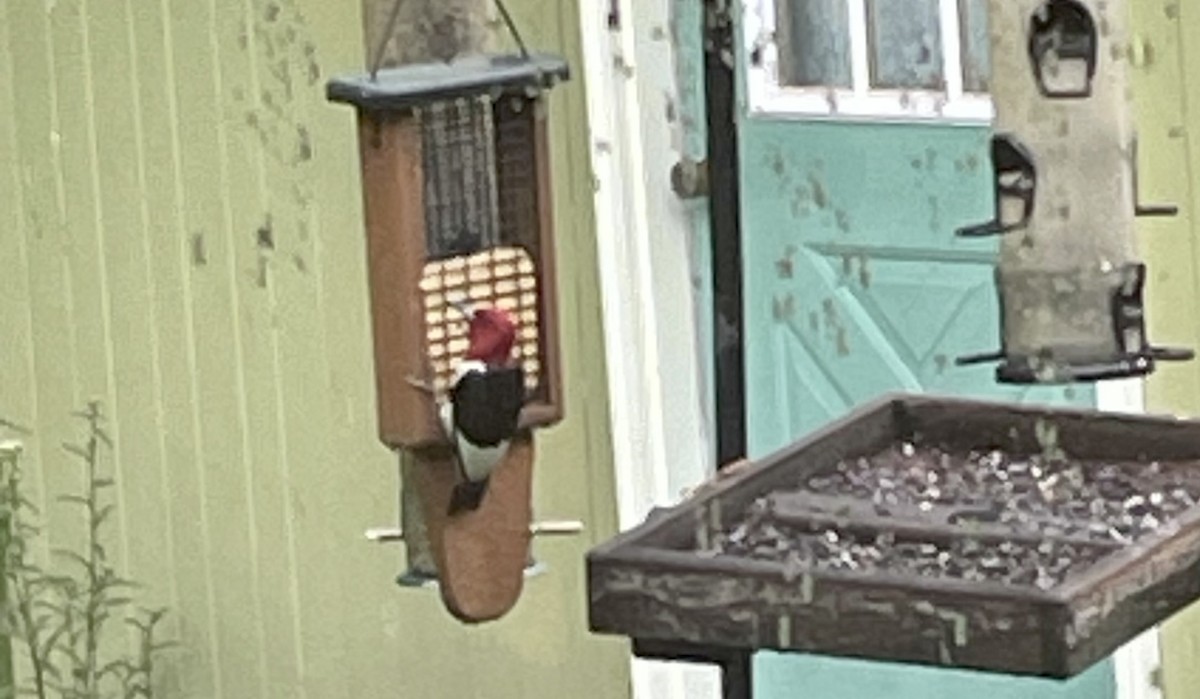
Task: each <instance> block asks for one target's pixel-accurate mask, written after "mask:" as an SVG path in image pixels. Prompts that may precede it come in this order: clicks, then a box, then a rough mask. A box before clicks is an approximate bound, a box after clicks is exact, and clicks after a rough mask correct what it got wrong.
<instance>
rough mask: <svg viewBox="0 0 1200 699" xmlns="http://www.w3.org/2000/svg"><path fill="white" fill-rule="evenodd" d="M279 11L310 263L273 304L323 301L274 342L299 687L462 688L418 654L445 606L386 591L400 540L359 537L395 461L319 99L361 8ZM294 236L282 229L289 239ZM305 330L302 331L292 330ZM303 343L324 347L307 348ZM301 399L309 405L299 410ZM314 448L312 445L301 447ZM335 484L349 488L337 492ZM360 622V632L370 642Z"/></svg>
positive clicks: (355, 182) (390, 484)
mask: <svg viewBox="0 0 1200 699" xmlns="http://www.w3.org/2000/svg"><path fill="white" fill-rule="evenodd" d="M285 7H287V8H288V11H292V12H295V13H296V17H297V18H298V17H303V19H304V21H303V22H302V23H298V24H299V26H298V27H297V31H298V33H299V35H300V36H299V38H298V39H297V44H299V46H293V48H292V53H290V54H289V59H290V60H291V61H293V62H296V63H297V65H295V66H294V68H295V73H293V76H294V77H295V78H299V77H301V76H302V77H303V79H302V80H294V81H293V83H294V85H293V87H294V90H295V92H296V95H295V101H294V104H295V107H296V109H299V110H302V111H303V114H302V115H301V116H302V118H301V119H300V120H302V121H303V122H304V124H305V125H306V126H307V129H308V132H309V134H310V136H311V138H312V143H311V147H312V160H311V161H309V162H308V163H307V165H306V166H305V165H300V166H299V168H300V169H299V171H298V172H294V173H293V174H292V176H291V177H292V179H293V180H294V181H295V182H296V183H297V185H299V186H301V187H305V188H306V191H307V193H308V194H311V195H312V196H311V199H310V200H309V202H308V203H306V205H305V207H306V208H307V210H308V214H309V219H308V220H309V221H310V223H309V224H308V225H309V226H310V227H311V228H310V231H309V232H308V233H307V235H308V236H309V237H310V241H309V247H308V248H307V249H308V250H309V253H310V254H311V255H312V258H311V259H308V260H306V268H307V270H308V271H307V273H304V272H301V270H300V269H299V268H297V267H296V266H295V264H294V263H293V264H292V265H291V268H290V269H286V271H283V270H281V272H280V276H281V278H284V279H294V280H295V284H292V283H291V282H289V283H288V284H287V288H289V289H296V288H298V287H299V286H300V285H301V284H304V283H305V282H303V281H301V278H303V279H306V280H307V282H306V283H307V284H310V285H311V295H308V294H305V295H299V296H293V295H290V294H289V295H287V296H283V297H281V299H280V304H281V310H282V307H283V306H284V305H285V304H286V307H287V308H288V309H289V311H288V313H287V314H286V315H290V313H291V312H293V311H295V310H302V309H297V308H296V306H297V305H298V304H304V303H311V302H312V301H313V300H315V301H316V303H318V304H320V306H321V307H322V308H321V310H320V312H319V315H318V316H317V317H315V318H314V317H313V316H311V315H307V316H301V318H300V319H298V320H290V319H289V321H288V322H287V323H286V325H285V327H284V341H283V344H282V349H281V351H282V352H283V354H284V355H285V365H286V366H287V376H288V377H289V380H288V381H287V382H286V384H285V385H286V392H287V404H288V405H289V407H290V408H291V411H290V412H289V413H288V421H287V424H288V434H289V440H288V442H289V443H288V454H289V459H288V462H289V465H290V472H291V476H292V479H293V485H292V487H291V494H292V503H293V511H294V516H295V524H294V527H295V533H296V536H297V540H298V542H299V546H298V550H297V558H298V565H299V567H300V569H301V570H302V571H304V573H303V575H302V576H301V577H300V579H299V581H298V584H297V592H298V596H299V598H300V600H301V602H302V604H303V614H302V618H301V621H302V629H301V631H302V633H303V658H304V662H305V667H306V671H307V679H308V681H307V682H306V686H307V688H308V692H309V694H308V696H309V697H310V699H314V698H317V697H325V696H329V697H355V696H400V695H408V694H411V695H413V696H420V695H421V694H422V693H425V694H429V693H436V692H438V691H440V692H446V693H457V694H456V695H457V696H464V697H468V696H471V693H470V692H469V691H468V688H469V687H470V686H471V685H472V683H473V680H472V678H471V675H472V673H470V672H463V671H462V668H461V660H460V661H459V663H458V664H457V665H456V663H454V662H453V661H452V658H450V657H449V656H451V655H453V654H449V653H430V652H428V651H427V650H424V651H423V650H422V647H424V648H426V649H427V648H429V647H433V644H437V647H440V648H453V647H456V644H462V643H463V639H462V635H461V632H460V631H458V630H457V629H455V630H451V629H452V626H453V624H451V623H447V619H448V617H447V616H446V615H445V613H444V612H442V610H441V609H440V608H439V606H438V605H437V604H431V602H436V600H435V599H434V598H435V596H436V593H432V592H430V591H424V590H406V589H400V588H398V587H396V586H395V584H394V583H393V580H394V579H395V577H396V576H397V575H398V574H399V573H400V572H401V562H402V554H403V547H402V545H396V544H391V545H382V546H381V545H374V544H370V543H368V542H365V541H364V540H363V537H362V533H363V530H364V529H365V528H367V527H372V526H387V525H390V524H393V523H395V522H396V517H397V505H396V502H397V473H398V470H397V469H398V465H397V463H398V462H397V459H396V457H395V456H394V455H392V454H390V453H389V452H388V451H387V450H386V449H385V448H384V447H383V446H382V445H381V444H380V443H379V440H378V437H377V434H376V426H375V384H374V374H373V358H372V356H371V354H370V344H369V338H370V317H369V307H368V305H367V287H366V266H365V263H366V257H365V255H366V251H365V247H364V229H363V223H362V218H361V210H362V192H361V189H360V184H359V182H360V180H359V169H358V155H357V153H358V144H357V133H356V129H355V126H354V117H353V113H352V112H351V111H349V110H348V109H346V108H345V107H343V106H340V105H331V104H329V103H327V102H326V101H325V99H324V95H323V90H324V82H325V80H326V79H328V78H329V77H330V76H331V74H333V73H341V72H347V71H357V70H359V69H360V67H361V66H362V60H363V59H362V56H363V53H364V52H363V47H362V43H361V35H362V24H361V21H362V20H361V15H360V7H361V6H360V3H357V2H355V3H349V4H347V5H343V6H337V5H334V4H331V3H327V2H320V1H319V0H297V2H295V3H294V4H288V5H285ZM308 42H311V44H312V48H311V51H310V49H309V47H308ZM306 198H308V197H306ZM297 225H300V223H299V222H297ZM299 242H300V239H299V237H298V236H295V237H293V239H292V240H291V242H290V244H297V243H299ZM300 250H302V248H298V251H300ZM300 254H301V255H303V254H304V253H303V252H302V251H301V252H300ZM281 288H282V287H281ZM314 322H315V323H319V324H320V325H317V326H314V325H312V323H314ZM306 329H308V330H310V331H312V332H314V333H315V334H314V335H313V336H311V337H305V336H304V334H303V333H304V332H305V331H306ZM360 340H366V342H363V341H360ZM316 342H322V343H323V344H322V346H320V347H317V346H314V344H315V343H316ZM306 349H307V350H308V351H313V352H317V351H319V352H321V353H322V354H323V355H324V358H325V359H324V361H323V362H322V363H321V364H320V365H313V364H311V363H310V360H307V359H304V358H301V357H298V356H297V355H298V354H299V353H301V352H303V351H305V350H306ZM306 365H308V366H310V367H311V370H312V371H321V372H322V373H320V374H313V375H312V376H309V377H307V378H305V377H304V376H301V375H300V372H302V371H303V370H304V367H305V366H306ZM318 366H321V367H323V368H320V369H318ZM313 401H315V402H316V405H314V406H311V407H310V406H309V405H308V404H309V403H311V402H313ZM309 410H315V411H316V415H318V416H319V420H320V422H315V421H314V420H313V418H311V417H310V418H306V417H305V415H304V413H305V412H306V411H309ZM314 429H315V430H316V431H317V432H318V434H316V435H310V436H309V439H308V440H305V439H303V435H302V434H300V433H303V432H306V431H312V430H314ZM293 435H295V436H296V437H300V439H294V438H293ZM314 446H315V447H316V448H318V449H319V451H318V452H317V453H316V454H306V453H305V451H304V450H305V449H307V448H312V447H314ZM348 479H349V480H351V481H353V482H354V483H355V484H356V487H355V488H346V487H345V485H344V484H345V483H346V482H347V480H348ZM339 568H341V572H339V571H338V569H339ZM349 571H353V572H352V573H351V572H349ZM358 581H361V582H358ZM362 629H372V632H371V634H370V635H369V637H368V638H369V639H371V640H370V641H368V640H367V639H366V638H364V637H363V635H362V634H361V633H360V630H362ZM343 634H344V635H343ZM457 647H462V646H461V645H458V646H457ZM384 667H391V668H392V670H391V671H381V670H380V668H384ZM434 676H440V677H442V678H444V679H443V685H442V687H441V688H435V687H433V686H431V685H429V684H428V678H429V677H434Z"/></svg>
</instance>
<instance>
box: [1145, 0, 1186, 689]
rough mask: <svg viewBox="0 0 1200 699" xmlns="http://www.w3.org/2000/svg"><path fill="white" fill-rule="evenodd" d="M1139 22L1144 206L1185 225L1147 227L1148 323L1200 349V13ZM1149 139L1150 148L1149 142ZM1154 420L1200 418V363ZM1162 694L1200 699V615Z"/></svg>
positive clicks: (1168, 649) (1168, 372)
mask: <svg viewBox="0 0 1200 699" xmlns="http://www.w3.org/2000/svg"><path fill="white" fill-rule="evenodd" d="M1135 16H1136V17H1137V18H1138V20H1139V29H1140V30H1141V32H1142V36H1143V37H1144V38H1145V39H1146V41H1147V50H1146V51H1145V53H1144V55H1145V57H1146V66H1145V68H1144V70H1142V71H1141V72H1140V73H1139V75H1138V79H1139V82H1138V83H1137V88H1138V89H1137V98H1138V103H1139V112H1138V114H1139V117H1140V121H1139V132H1140V133H1142V134H1143V135H1142V141H1143V146H1142V148H1143V152H1142V157H1141V158H1140V160H1141V161H1142V164H1143V166H1149V167H1147V168H1146V169H1144V170H1143V178H1144V179H1143V181H1144V182H1145V184H1144V185H1142V187H1143V191H1144V194H1143V197H1144V198H1146V199H1151V198H1153V200H1158V201H1172V202H1174V203H1177V204H1178V205H1179V206H1180V215H1179V216H1178V217H1177V218H1175V219H1173V220H1172V219H1168V220H1164V221H1162V222H1159V223H1157V224H1148V225H1146V226H1145V234H1144V235H1143V236H1142V237H1141V239H1140V241H1139V245H1140V246H1141V249H1142V250H1143V251H1144V255H1145V256H1146V258H1147V263H1148V265H1149V268H1150V271H1151V275H1152V276H1151V283H1150V284H1149V285H1148V287H1147V292H1148V294H1149V297H1150V299H1149V305H1150V308H1149V321H1150V324H1151V326H1150V332H1152V333H1154V334H1153V335H1152V337H1154V338H1155V339H1156V341H1157V342H1161V343H1164V344H1165V343H1177V344H1179V345H1183V346H1190V347H1193V348H1200V308H1197V302H1196V301H1197V298H1200V241H1198V239H1197V235H1198V233H1200V231H1198V230H1197V225H1198V221H1200V219H1198V218H1197V211H1198V208H1197V207H1200V186H1198V185H1200V180H1198V176H1200V172H1198V169H1197V168H1198V165H1200V107H1198V105H1200V88H1198V87H1197V85H1196V76H1197V75H1200V51H1198V50H1197V49H1196V46H1195V42H1196V41H1198V40H1200V28H1198V27H1197V22H1198V21H1200V12H1198V11H1197V8H1196V7H1194V6H1193V5H1191V4H1188V3H1180V2H1173V1H1166V0H1162V1H1156V2H1146V3H1137V4H1136V6H1135ZM1147 138H1148V139H1149V140H1147ZM1147 407H1148V408H1149V409H1150V410H1151V411H1155V412H1160V411H1161V412H1170V413H1175V414H1179V415H1191V416H1196V415H1200V363H1197V362H1189V363H1187V364H1183V365H1180V366H1177V367H1168V368H1164V369H1163V370H1160V371H1159V372H1156V373H1155V375H1154V376H1153V377H1151V379H1150V381H1149V382H1148V385H1147ZM1161 643H1162V653H1163V673H1162V680H1163V687H1164V692H1165V696H1166V698H1167V699H1185V698H1186V697H1193V696H1197V695H1200V667H1197V664H1196V658H1197V656H1198V655H1200V605H1197V604H1194V605H1192V606H1190V607H1188V608H1187V609H1185V610H1184V611H1183V612H1181V613H1179V614H1178V615H1176V616H1175V617H1174V618H1172V619H1171V620H1170V621H1169V622H1168V623H1166V624H1164V625H1163V632H1162V641H1161Z"/></svg>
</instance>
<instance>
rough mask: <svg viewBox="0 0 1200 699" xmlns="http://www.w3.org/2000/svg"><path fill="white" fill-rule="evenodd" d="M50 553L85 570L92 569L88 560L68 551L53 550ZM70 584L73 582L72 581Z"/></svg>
mask: <svg viewBox="0 0 1200 699" xmlns="http://www.w3.org/2000/svg"><path fill="white" fill-rule="evenodd" d="M52 553H54V554H55V555H56V556H62V557H63V558H66V559H67V560H70V561H74V562H75V563H78V564H79V565H81V566H83V567H84V568H85V569H90V568H91V567H92V564H91V562H90V561H88V559H86V558H84V557H83V556H80V555H79V554H78V553H76V552H74V551H72V550H70V549H54V550H53V552H52ZM71 582H74V580H72V581H71Z"/></svg>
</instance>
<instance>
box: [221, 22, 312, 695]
mask: <svg viewBox="0 0 1200 699" xmlns="http://www.w3.org/2000/svg"><path fill="white" fill-rule="evenodd" d="M213 8H214V9H213V19H214V24H213V27H212V29H211V35H210V41H212V43H213V46H214V52H215V55H216V56H217V78H218V84H217V100H218V103H217V110H216V111H217V114H218V115H219V118H220V133H221V134H222V140H223V142H224V148H225V154H226V155H225V157H226V164H225V165H224V166H223V167H224V168H225V172H226V173H227V175H226V177H227V179H226V183H225V187H226V189H225V191H224V192H223V194H224V198H225V201H226V206H227V207H228V209H229V221H228V226H229V229H228V231H227V236H228V246H229V247H228V254H229V255H230V259H229V262H228V264H229V274H230V281H231V283H232V288H233V292H234V296H233V304H234V306H233V309H232V310H233V317H232V318H231V320H232V321H233V323H234V324H233V327H232V329H231V338H232V339H233V346H234V348H235V349H236V351H237V353H238V355H239V356H238V358H237V361H236V364H235V367H236V371H235V379H236V381H235V386H234V388H233V391H234V392H235V393H236V395H237V397H238V402H237V404H236V406H228V407H226V408H223V409H222V412H228V411H229V408H235V409H236V410H235V412H234V413H233V414H236V415H237V416H238V422H239V429H240V434H239V437H240V438H241V439H242V440H243V442H244V444H243V447H244V453H243V461H242V462H241V463H239V464H238V468H237V469H236V470H233V469H231V470H230V471H229V472H228V474H229V476H228V477H229V481H228V482H227V483H224V482H223V483H222V484H221V485H222V488H223V492H225V494H226V495H225V497H228V498H237V502H238V503H239V504H238V509H239V510H240V512H239V518H238V520H237V521H238V524H237V526H239V527H245V535H246V536H248V539H247V544H248V548H247V549H245V561H244V565H245V568H244V569H243V571H244V574H245V575H246V577H245V580H246V587H245V589H244V590H243V592H242V599H241V600H240V602H239V601H238V600H236V599H235V598H232V597H231V598H230V602H229V604H230V606H229V607H226V608H223V609H233V608H234V607H236V606H237V605H239V604H240V605H241V606H242V607H243V608H244V607H245V606H247V605H253V606H254V607H255V613H256V619H255V622H256V627H255V628H254V629H245V630H243V632H245V631H250V632H251V634H252V637H253V639H254V644H255V649H254V660H255V661H256V663H257V665H258V672H259V673H260V682H261V685H260V689H259V690H258V691H259V693H261V694H263V695H264V696H284V695H287V694H288V693H289V689H288V688H289V686H292V685H294V683H295V670H294V668H292V667H289V665H290V663H289V662H288V660H289V658H290V657H291V656H290V654H288V653H286V652H284V651H285V649H286V641H287V639H288V638H289V637H290V634H289V633H288V632H289V631H290V630H291V625H290V623H288V622H289V620H290V618H291V617H290V612H289V609H288V606H287V603H288V599H287V597H286V596H283V595H279V594H278V593H277V591H278V590H279V589H281V587H282V586H283V584H284V583H285V581H286V580H287V577H288V571H287V569H286V563H284V562H283V561H282V559H281V554H283V553H285V551H286V549H285V548H284V547H283V541H282V539H283V537H282V536H281V534H282V531H281V530H282V527H281V526H280V525H279V522H278V514H279V506H278V492H279V487H278V477H277V474H278V473H279V462H280V459H281V457H282V454H281V450H280V434H279V429H278V427H279V420H278V413H279V410H280V405H279V403H278V401H277V396H278V386H277V383H278V381H279V377H278V367H277V366H276V363H275V353H274V351H273V343H274V338H275V335H276V330H275V327H274V325H275V323H276V316H275V315H274V313H275V309H274V300H273V295H274V291H275V290H274V286H275V283H274V279H273V273H272V270H271V267H270V262H271V257H272V256H273V254H274V248H275V245H276V242H275V241H276V238H277V237H278V234H277V232H276V231H275V227H276V226H275V222H274V220H273V217H272V215H271V212H270V210H269V203H268V201H267V185H266V180H265V173H264V166H263V159H264V153H263V150H264V148H263V147H262V144H261V139H260V138H258V134H257V133H255V132H254V130H252V129H250V128H248V127H249V126H250V115H251V114H254V113H256V112H257V111H259V110H260V105H261V104H262V100H263V96H262V93H261V89H260V84H259V81H258V76H257V75H256V73H255V69H256V67H257V66H256V61H255V60H254V54H253V52H252V50H251V49H252V47H253V46H254V41H255V39H256V32H255V31H254V27H255V26H256V25H255V24H252V14H253V13H252V12H251V10H250V7H249V6H248V3H247V2H246V1H245V0H214V1H213ZM233 192H239V193H240V195H237V196H230V194H231V193H233ZM214 491H215V489H214ZM214 497H217V496H216V493H215V492H214V493H212V494H210V498H209V501H208V503H207V506H208V508H209V510H210V521H213V520H215V518H216V517H217V516H218V515H219V514H220V513H219V511H218V509H217V508H216V507H215V506H214V505H215V504H216V503H217V502H219V500H215V499H214ZM230 502H231V503H232V502H233V500H230ZM230 542H231V545H232V546H242V544H233V540H232V539H231V540H230ZM232 546H231V548H230V550H238V549H236V548H232ZM219 613H222V614H223V613H226V612H224V611H223V610H222V611H220V612H219ZM268 638H270V639H272V640H271V642H270V644H268V641H267V639H268ZM280 658H283V662H280ZM242 691H245V690H242Z"/></svg>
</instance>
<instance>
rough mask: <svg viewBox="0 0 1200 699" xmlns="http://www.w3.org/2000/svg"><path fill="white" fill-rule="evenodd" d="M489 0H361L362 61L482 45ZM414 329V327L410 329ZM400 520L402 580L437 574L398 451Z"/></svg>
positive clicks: (437, 55) (409, 468)
mask: <svg viewBox="0 0 1200 699" xmlns="http://www.w3.org/2000/svg"><path fill="white" fill-rule="evenodd" d="M488 2H489V0H363V24H364V26H363V30H364V36H365V39H366V43H365V47H364V48H365V50H366V60H367V65H368V66H369V69H370V70H371V71H372V72H375V71H377V70H378V69H380V68H389V67H395V66H400V65H408V64H412V63H424V62H430V61H449V60H451V59H453V58H454V57H455V56H459V55H469V54H476V53H482V52H483V51H484V50H486V48H487V38H488V28H487V16H488ZM414 332H416V330H415V329H414ZM399 456H400V483H401V485H400V523H401V529H403V531H404V532H405V537H404V538H405V544H406V545H405V551H406V557H407V564H408V568H407V571H406V572H405V573H404V574H403V575H401V577H400V581H401V582H402V583H404V584H409V583H411V584H423V583H425V582H428V581H429V580H433V579H436V578H437V575H438V572H437V565H436V563H435V562H434V559H433V552H432V549H431V547H430V544H429V539H428V537H427V535H426V529H425V518H424V516H423V515H422V513H421V503H420V499H419V497H418V495H417V491H416V489H415V488H414V487H412V486H411V484H412V483H415V482H416V478H415V476H414V475H413V474H414V471H415V469H418V468H428V466H425V465H423V464H421V463H420V461H419V460H418V459H417V458H416V457H415V456H414V455H413V454H409V453H406V452H403V451H402V452H400V454H399Z"/></svg>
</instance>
